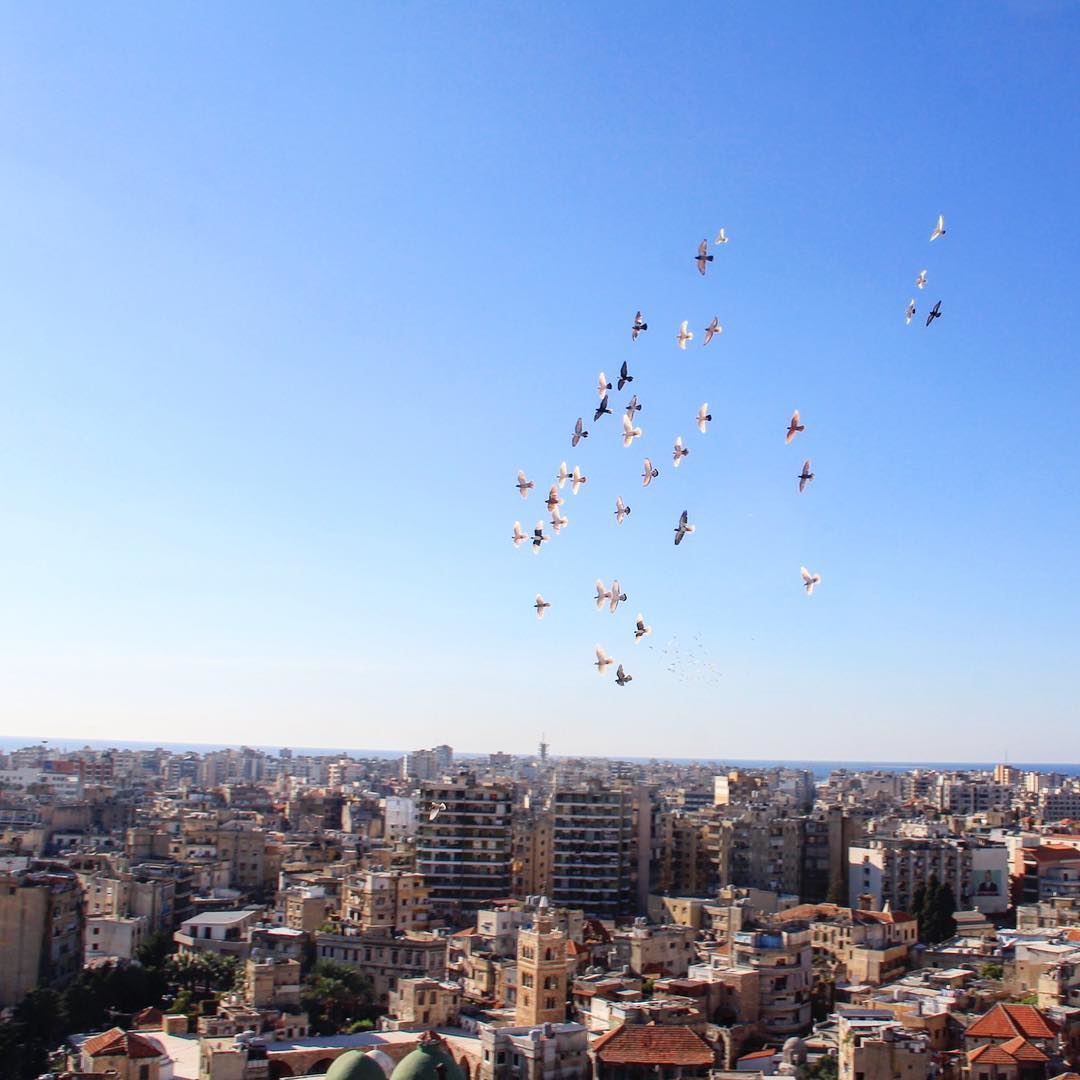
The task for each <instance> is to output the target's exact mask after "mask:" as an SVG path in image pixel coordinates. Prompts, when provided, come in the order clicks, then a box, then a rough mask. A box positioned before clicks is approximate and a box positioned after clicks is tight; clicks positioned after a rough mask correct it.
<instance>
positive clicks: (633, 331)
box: [630, 311, 649, 341]
mask: <svg viewBox="0 0 1080 1080" xmlns="http://www.w3.org/2000/svg"><path fill="white" fill-rule="evenodd" d="M648 329H649V324H648V323H647V322H646V321H645V320H644V319H643V318H642V317H641V312H640V311H639V312H638V313H637V314H636V315H635V316H634V325H633V326H632V327H630V339H631V340H632V341H637V336H638V334H644V333H645V331H646V330H648Z"/></svg>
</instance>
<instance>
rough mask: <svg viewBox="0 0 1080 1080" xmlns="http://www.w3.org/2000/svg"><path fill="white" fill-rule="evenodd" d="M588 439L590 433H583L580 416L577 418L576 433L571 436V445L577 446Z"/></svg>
mask: <svg viewBox="0 0 1080 1080" xmlns="http://www.w3.org/2000/svg"><path fill="white" fill-rule="evenodd" d="M588 437H589V433H588V432H587V431H582V429H581V417H580V416H579V417H578V418H577V423H576V424H575V425H574V433H573V434H572V435H571V436H570V445H571V446H577V444H578V443H579V442H581V440H582V439H587V438H588Z"/></svg>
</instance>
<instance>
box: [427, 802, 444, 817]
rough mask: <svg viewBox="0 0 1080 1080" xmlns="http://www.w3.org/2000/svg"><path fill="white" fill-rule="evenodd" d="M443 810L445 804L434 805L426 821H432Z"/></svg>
mask: <svg viewBox="0 0 1080 1080" xmlns="http://www.w3.org/2000/svg"><path fill="white" fill-rule="evenodd" d="M445 809H446V803H444V802H441V803H436V804H435V805H434V806H433V807H432V808H431V810H430V812H429V813H428V816H427V817H428V821H434V820H435V819H436V818H437V817H438V816H439V815H440V814H441V813H442V812H443V811H444V810H445Z"/></svg>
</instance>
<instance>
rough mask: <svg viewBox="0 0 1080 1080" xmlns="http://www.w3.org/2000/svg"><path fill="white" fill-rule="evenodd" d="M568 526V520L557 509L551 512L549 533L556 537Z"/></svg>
mask: <svg viewBox="0 0 1080 1080" xmlns="http://www.w3.org/2000/svg"><path fill="white" fill-rule="evenodd" d="M569 524H570V519H569V518H568V517H566V516H565V515H564V514H563V513H562V511H560V510H559V508H558V507H556V508H555V509H554V510H552V511H551V531H552V532H553V533H555V534H556V535H558V534H559V533H560V532H562V530H563V529H564V528H565V527H566V526H567V525H569Z"/></svg>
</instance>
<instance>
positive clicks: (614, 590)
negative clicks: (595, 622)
mask: <svg viewBox="0 0 1080 1080" xmlns="http://www.w3.org/2000/svg"><path fill="white" fill-rule="evenodd" d="M625 599H626V593H624V592H623V591H622V588H621V586H620V585H619V579H618V578H616V579H615V580H614V581H613V582H612V583H611V614H612V615H614V614H615V609H616V608H617V607H618V606H619V604H620V603H621V602H622V601H623V600H625Z"/></svg>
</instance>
